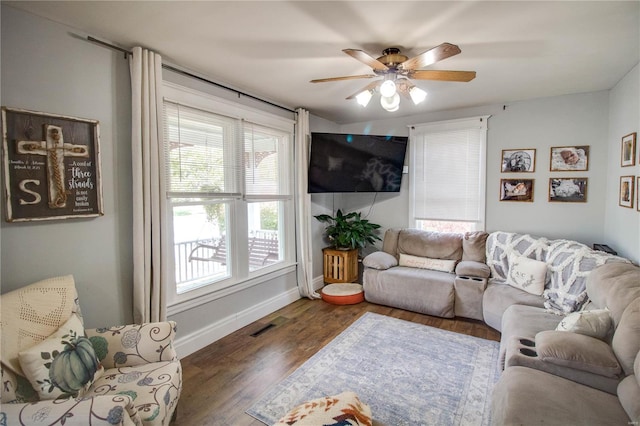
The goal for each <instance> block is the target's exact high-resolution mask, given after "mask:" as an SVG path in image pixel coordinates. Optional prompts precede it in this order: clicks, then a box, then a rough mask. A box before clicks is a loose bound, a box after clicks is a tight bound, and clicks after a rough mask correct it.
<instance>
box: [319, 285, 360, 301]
mask: <svg viewBox="0 0 640 426" xmlns="http://www.w3.org/2000/svg"><path fill="white" fill-rule="evenodd" d="M321 294H322V300H324V301H325V302H327V303H331V304H333V305H355V304H356V303H360V302H362V301H364V290H362V285H360V284H329V285H327V286H325V287H323V288H322V291H321Z"/></svg>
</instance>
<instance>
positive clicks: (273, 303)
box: [174, 287, 300, 358]
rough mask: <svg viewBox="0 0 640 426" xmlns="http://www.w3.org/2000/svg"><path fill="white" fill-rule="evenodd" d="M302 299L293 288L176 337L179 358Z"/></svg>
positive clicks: (175, 342)
mask: <svg viewBox="0 0 640 426" xmlns="http://www.w3.org/2000/svg"><path fill="white" fill-rule="evenodd" d="M298 299H300V292H299V291H298V288H297V287H296V288H292V289H291V290H288V291H286V292H284V293H281V294H279V295H277V296H275V297H272V298H271V299H268V300H265V301H264V302H262V303H259V304H257V305H254V306H252V307H250V308H248V309H245V310H244V311H241V312H238V313H237V314H235V315H232V316H228V317H226V318H223V319H221V320H219V321H217V322H215V323H213V324H209V325H208V326H206V327H204V328H202V329H200V330H198V331H195V332H193V333H191V334H188V335H186V336H183V337H180V338H176V339H175V341H174V346H175V349H176V352H177V353H178V357H179V358H184V357H186V356H187V355H190V354H192V353H194V352H196V351H198V350H200V349H202V348H204V347H205V346H208V345H210V344H212V343H213V342H215V341H216V340H219V339H221V338H223V337H224V336H226V335H228V334H231V333H233V332H234V331H236V330H239V329H241V328H242V327H245V326H247V325H249V324H251V323H252V322H254V321H257V320H259V319H260V318H262V317H264V316H266V315H269V314H270V313H273V312H275V311H277V310H278V309H280V308H283V307H285V306H287V305H289V304H291V303H293V302H295V301H296V300H298Z"/></svg>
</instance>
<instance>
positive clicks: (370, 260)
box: [362, 251, 398, 270]
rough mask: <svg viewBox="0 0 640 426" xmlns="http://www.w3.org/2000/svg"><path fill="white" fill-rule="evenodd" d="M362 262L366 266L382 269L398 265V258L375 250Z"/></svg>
mask: <svg viewBox="0 0 640 426" xmlns="http://www.w3.org/2000/svg"><path fill="white" fill-rule="evenodd" d="M362 264H363V265H364V266H366V267H367V268H373V269H379V270H384V269H389V268H393V267H394V266H398V259H396V258H395V256H393V255H390V254H389V253H386V252H384V251H377V252H374V253H371V254H370V255H368V256H367V257H365V258H364V259H363V261H362Z"/></svg>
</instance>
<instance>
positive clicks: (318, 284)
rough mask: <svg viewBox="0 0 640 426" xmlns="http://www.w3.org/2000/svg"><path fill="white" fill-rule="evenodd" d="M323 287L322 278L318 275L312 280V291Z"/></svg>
mask: <svg viewBox="0 0 640 426" xmlns="http://www.w3.org/2000/svg"><path fill="white" fill-rule="evenodd" d="M322 287H324V276H323V275H320V276H317V277H315V278H314V279H313V289H314V290H316V291H318V290H320V289H321V288H322Z"/></svg>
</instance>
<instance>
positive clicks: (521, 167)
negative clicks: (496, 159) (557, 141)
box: [502, 149, 536, 173]
mask: <svg viewBox="0 0 640 426" xmlns="http://www.w3.org/2000/svg"><path fill="white" fill-rule="evenodd" d="M535 169H536V150H535V149H503V150H502V172H503V173H523V172H524V173H531V172H533V171H535Z"/></svg>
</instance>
